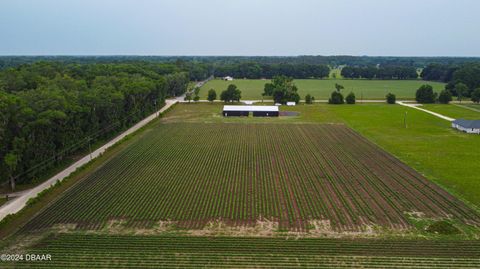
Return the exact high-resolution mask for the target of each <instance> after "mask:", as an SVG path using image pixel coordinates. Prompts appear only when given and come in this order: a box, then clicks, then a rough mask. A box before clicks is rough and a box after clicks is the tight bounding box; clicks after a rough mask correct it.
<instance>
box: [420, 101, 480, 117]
mask: <svg viewBox="0 0 480 269" xmlns="http://www.w3.org/2000/svg"><path fill="white" fill-rule="evenodd" d="M471 106H474V105H471ZM479 107H480V106H479ZM422 108H425V109H427V110H430V111H433V112H437V113H440V114H442V115H445V116H447V117H451V118H454V119H467V120H478V119H480V110H477V111H476V110H475V109H474V107H470V106H468V105H461V104H449V105H443V104H425V105H422Z"/></svg>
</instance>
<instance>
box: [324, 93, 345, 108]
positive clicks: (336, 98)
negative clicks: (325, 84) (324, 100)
mask: <svg viewBox="0 0 480 269" xmlns="http://www.w3.org/2000/svg"><path fill="white" fill-rule="evenodd" d="M328 103H329V104H335V105H339V104H343V103H344V100H343V95H342V94H341V93H339V92H337V91H335V92H332V96H331V97H330V99H328Z"/></svg>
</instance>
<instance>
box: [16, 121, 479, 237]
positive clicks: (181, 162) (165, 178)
mask: <svg viewBox="0 0 480 269" xmlns="http://www.w3.org/2000/svg"><path fill="white" fill-rule="evenodd" d="M405 212H421V213H423V214H424V215H425V216H426V217H435V218H438V217H440V218H441V217H452V216H453V217H455V218H456V219H457V220H459V221H463V222H465V223H473V224H478V223H479V222H480V216H479V215H478V213H476V212H475V211H473V210H471V209H470V208H468V207H467V206H466V205H465V204H463V203H462V202H461V201H459V200H458V199H456V198H455V197H453V196H451V195H450V194H448V193H447V192H445V191H444V190H442V189H441V188H439V187H438V186H436V185H434V184H433V183H431V182H429V181H428V180H426V179H425V178H424V177H423V176H421V175H420V174H418V173H417V172H415V171H414V170H412V169H411V168H409V167H407V166H406V165H405V164H403V163H401V162H400V161H399V160H397V159H395V158H394V157H393V156H391V155H389V154H388V153H386V152H385V151H383V150H381V149H380V148H378V147H377V146H375V145H374V144H372V143H370V142H368V141H367V140H366V139H364V138H363V137H361V136H359V135H358V134H357V133H355V132H353V131H352V130H351V129H349V128H347V127H345V126H343V125H315V124H304V125H302V124H293V125H287V124H185V123H169V124H160V125H156V126H155V127H154V128H152V129H149V130H147V131H146V133H145V134H144V135H143V137H142V139H140V140H139V141H138V142H135V143H134V144H132V145H130V146H129V147H127V148H126V149H125V150H124V151H122V152H121V153H120V154H118V155H117V156H116V157H114V158H113V159H111V160H110V161H109V162H107V163H105V164H104V165H103V166H102V167H101V168H100V169H98V170H97V171H95V172H94V173H92V174H91V175H90V176H88V177H87V178H86V179H84V180H83V181H81V182H79V183H78V184H77V185H75V186H74V187H73V188H71V189H70V190H69V191H67V192H66V193H64V195H62V196H61V197H59V199H58V200H57V201H56V202H54V203H53V204H51V205H50V206H48V207H47V208H45V209H44V210H43V211H42V212H40V213H39V214H38V215H37V217H35V218H34V219H33V220H32V221H30V222H29V223H28V224H27V225H26V226H25V227H24V229H23V230H24V231H29V230H36V229H41V228H48V227H50V226H52V225H55V224H65V223H75V224H77V225H78V228H80V229H96V228H100V227H102V226H103V225H105V223H106V222H108V221H109V220H125V221H126V223H127V225H130V226H132V227H150V226H152V225H154V224H155V223H156V222H158V221H167V220H172V221H175V222H176V225H178V226H180V227H184V228H190V229H197V228H202V227H204V226H205V224H207V223H208V222H210V221H216V220H221V221H223V222H225V223H226V224H229V225H254V224H255V223H256V221H257V220H259V219H262V218H265V219H268V220H273V221H277V222H278V223H279V225H280V228H285V229H298V230H306V229H309V228H310V226H309V221H311V220H322V221H328V222H329V223H330V224H331V226H332V229H334V230H337V231H346V230H348V231H357V230H361V229H363V228H362V227H364V225H368V224H376V225H380V226H384V227H389V228H398V229H403V228H406V227H409V226H410V223H409V222H408V219H407V218H406V216H405Z"/></svg>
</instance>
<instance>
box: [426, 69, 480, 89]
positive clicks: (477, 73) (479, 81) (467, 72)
mask: <svg viewBox="0 0 480 269" xmlns="http://www.w3.org/2000/svg"><path fill="white" fill-rule="evenodd" d="M421 76H422V78H423V79H424V80H430V81H440V82H445V83H447V85H446V87H445V88H446V89H447V90H450V91H451V93H452V94H453V95H454V96H458V95H459V93H460V95H461V96H465V97H470V95H471V93H472V92H473V91H474V90H475V89H479V88H480V63H467V64H462V65H442V64H430V65H428V66H427V67H425V68H424V69H423V71H422V74H421Z"/></svg>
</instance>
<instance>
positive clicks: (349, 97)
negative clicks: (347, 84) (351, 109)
mask: <svg viewBox="0 0 480 269" xmlns="http://www.w3.org/2000/svg"><path fill="white" fill-rule="evenodd" d="M345 101H346V102H347V104H350V105H353V104H355V94H354V93H353V92H351V93H349V94H348V95H347V97H346V98H345Z"/></svg>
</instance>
